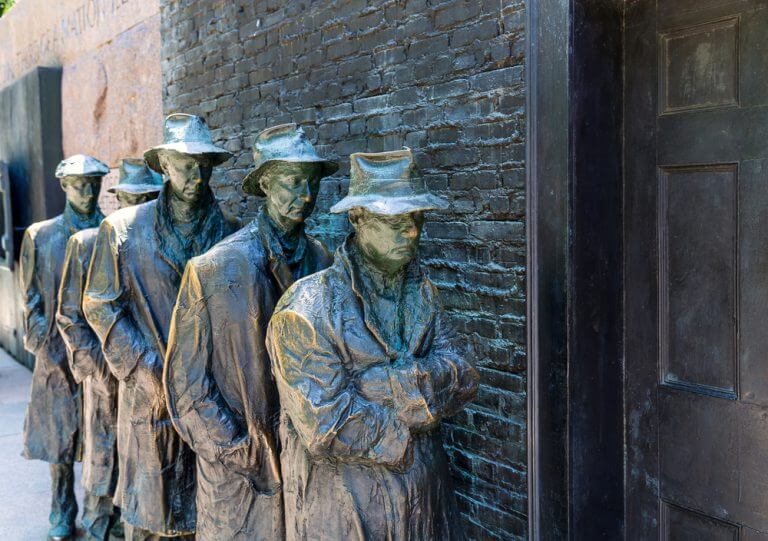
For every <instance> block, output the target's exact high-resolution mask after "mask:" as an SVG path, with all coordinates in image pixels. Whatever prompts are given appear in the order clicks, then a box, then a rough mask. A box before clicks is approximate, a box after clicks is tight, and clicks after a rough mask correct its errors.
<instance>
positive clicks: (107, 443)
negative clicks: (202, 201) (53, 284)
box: [56, 158, 163, 541]
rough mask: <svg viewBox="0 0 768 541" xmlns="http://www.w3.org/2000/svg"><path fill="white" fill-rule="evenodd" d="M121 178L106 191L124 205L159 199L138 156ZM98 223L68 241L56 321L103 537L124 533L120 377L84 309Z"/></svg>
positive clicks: (88, 490) (97, 535) (88, 513)
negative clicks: (79, 408) (119, 501)
mask: <svg viewBox="0 0 768 541" xmlns="http://www.w3.org/2000/svg"><path fill="white" fill-rule="evenodd" d="M119 169H120V180H119V183H118V184H117V185H115V186H112V187H111V188H109V189H108V191H110V192H112V193H115V195H116V196H117V200H118V202H119V204H120V208H125V207H128V206H132V205H136V204H139V203H144V202H146V201H150V200H152V199H156V198H157V196H158V195H159V194H160V190H161V189H162V186H163V179H162V177H161V176H160V175H159V174H157V173H155V172H154V171H151V170H150V169H149V168H148V167H147V164H146V163H145V162H144V160H142V159H140V158H125V159H123V160H122V161H121V163H120V168H119ZM97 232H98V228H96V227H92V228H89V229H83V230H82V231H78V232H77V233H75V234H74V235H72V236H71V237H70V238H69V242H67V250H66V256H65V258H64V267H63V268H64V270H63V271H62V278H61V285H60V287H59V303H58V312H57V315H56V323H57V324H58V327H59V333H60V334H61V336H62V338H63V339H64V342H65V344H66V346H67V358H68V359H69V366H70V369H71V370H72V375H73V376H74V379H75V381H76V382H77V383H80V384H82V388H83V423H82V426H83V429H82V436H83V440H84V441H83V475H82V484H83V488H84V489H85V505H84V507H85V509H84V510H83V518H82V524H83V530H84V532H83V533H84V538H85V539H88V540H89V541H105V540H106V539H107V538H108V536H109V535H110V534H112V535H113V536H115V537H122V531H123V528H122V522H121V521H120V508H119V507H115V505H114V503H113V497H114V495H115V485H116V483H117V390H118V384H117V380H116V379H115V378H114V376H112V375H111V374H110V373H109V370H108V368H107V366H106V363H105V361H104V356H103V355H102V353H101V344H100V343H99V339H98V337H97V336H96V335H95V334H94V332H93V331H92V330H91V327H90V326H89V325H88V322H87V321H86V320H85V315H84V314H83V309H82V300H83V291H84V289H85V283H86V279H87V276H88V268H89V265H90V262H91V252H92V251H93V245H94V243H95V241H96V234H97Z"/></svg>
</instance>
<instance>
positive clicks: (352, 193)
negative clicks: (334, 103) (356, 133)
mask: <svg viewBox="0 0 768 541" xmlns="http://www.w3.org/2000/svg"><path fill="white" fill-rule="evenodd" d="M349 167H350V171H349V193H348V194H347V196H346V197H345V198H344V199H342V200H341V201H339V202H338V203H336V204H335V205H333V206H332V207H331V212H333V213H336V214H338V213H341V212H346V211H348V210H350V209H353V208H357V207H362V208H364V209H366V210H368V211H370V212H373V213H375V214H387V215H395V214H407V213H409V212H415V211H419V210H435V209H444V208H446V207H447V206H448V203H447V202H446V201H445V199H443V198H441V197H438V196H436V195H434V194H432V193H430V192H429V190H427V185H426V183H425V182H424V178H423V177H422V176H421V175H420V174H419V170H418V168H417V167H416V164H415V163H414V161H413V154H412V153H411V149H409V148H407V147H404V148H403V149H402V150H393V151H390V152H356V153H355V154H352V155H350V157H349Z"/></svg>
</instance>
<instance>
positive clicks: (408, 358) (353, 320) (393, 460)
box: [267, 239, 478, 541]
mask: <svg viewBox="0 0 768 541" xmlns="http://www.w3.org/2000/svg"><path fill="white" fill-rule="evenodd" d="M351 249H352V250H353V249H354V248H353V244H351V242H350V239H348V241H347V243H346V244H345V245H344V246H342V247H341V248H340V249H339V251H338V252H337V253H336V259H335V261H334V263H333V265H332V266H331V267H329V268H328V269H326V270H324V271H322V272H319V273H317V274H315V275H313V276H310V277H308V278H305V279H303V280H300V281H298V282H297V283H296V284H294V286H293V287H292V288H291V289H289V290H288V291H287V292H286V293H285V295H284V296H283V298H282V299H281V300H280V302H279V303H278V306H277V308H276V309H275V313H274V315H273V317H272V320H271V323H270V326H269V330H268V333H267V345H268V349H269V352H270V357H271V359H272V362H273V370H274V373H275V378H276V381H277V387H278V390H279V394H280V402H281V407H282V410H283V412H284V413H285V415H284V416H283V418H282V420H281V427H280V436H281V440H282V444H283V448H282V451H281V464H282V473H283V497H284V500H285V515H286V530H287V531H286V537H287V539H288V540H304V539H351V540H355V539H356V540H373V539H390V540H395V541H397V540H400V541H406V540H414V539H424V540H438V539H439V540H449V539H459V538H461V530H460V527H459V526H458V515H457V513H456V511H455V500H454V494H453V492H452V489H451V486H450V482H449V473H448V465H447V459H446V455H445V451H444V450H443V446H442V438H441V435H440V426H439V425H440V421H441V419H443V418H444V417H445V416H448V415H451V414H453V413H455V412H457V411H458V410H459V409H461V408H462V407H463V406H464V405H465V404H466V402H468V401H469V400H471V399H472V397H473V396H474V394H475V392H476V388H477V380H478V376H477V372H476V371H475V369H474V368H473V367H472V366H471V365H470V364H469V363H467V362H466V361H465V360H464V359H462V358H461V357H460V356H459V355H457V354H456V352H455V351H454V349H453V348H452V347H451V345H450V341H449V336H448V332H447V330H446V327H445V326H444V324H443V322H442V319H443V316H442V312H441V309H440V308H439V306H438V304H437V300H436V292H435V289H434V286H433V285H432V284H431V283H430V282H429V280H428V279H427V278H426V277H425V276H424V275H423V274H422V272H421V270H420V268H419V265H418V263H417V262H413V263H412V264H411V265H410V267H409V268H408V270H407V273H406V278H405V283H404V292H405V293H404V300H403V302H402V304H401V305H400V306H399V308H400V309H402V320H403V325H402V329H403V331H402V335H403V346H404V347H402V348H400V349H399V350H398V348H395V347H394V346H393V345H392V344H390V343H389V341H388V340H387V339H385V338H384V336H385V335H386V333H384V332H383V328H382V325H381V323H382V322H381V321H377V318H375V317H373V312H372V306H371V304H370V302H371V299H372V295H371V292H370V291H367V290H366V289H365V287H364V285H363V283H362V282H361V279H360V277H359V272H358V270H357V269H356V267H355V265H354V264H353V262H352V260H351V258H350V250H351ZM389 323H391V322H389Z"/></svg>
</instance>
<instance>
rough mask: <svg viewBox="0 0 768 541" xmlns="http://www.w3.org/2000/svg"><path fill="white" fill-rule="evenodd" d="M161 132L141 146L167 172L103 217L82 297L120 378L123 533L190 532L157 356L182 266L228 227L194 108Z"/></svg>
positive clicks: (206, 135)
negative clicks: (157, 140) (158, 183)
mask: <svg viewBox="0 0 768 541" xmlns="http://www.w3.org/2000/svg"><path fill="white" fill-rule="evenodd" d="M163 139H164V143H163V144H162V145H159V146H157V147H154V148H152V149H150V150H148V151H147V152H146V153H145V154H144V158H145V160H146V161H147V164H148V165H149V167H150V168H152V169H153V170H155V171H157V172H158V173H165V175H166V176H167V177H168V180H167V182H165V184H164V185H163V188H162V191H161V192H160V196H159V197H158V198H157V199H156V200H154V201H150V202H148V203H144V204H143V205H137V206H133V207H128V208H124V209H121V210H118V211H116V212H114V213H113V214H111V215H110V216H109V217H107V218H106V219H105V220H104V222H102V224H101V226H100V228H99V233H98V236H97V238H96V243H95V245H94V249H93V256H92V264H91V272H90V273H89V275H88V281H87V284H86V288H85V293H84V295H83V311H84V313H85V316H86V318H87V319H88V323H89V324H90V325H91V328H92V329H93V330H94V331H95V332H96V334H97V336H98V337H99V339H100V341H101V344H102V350H103V353H104V358H105V359H106V361H107V365H108V367H109V369H110V371H111V372H112V374H113V375H114V376H115V377H116V378H117V379H118V380H119V381H120V393H119V406H118V415H119V419H118V434H119V438H118V442H117V446H118V456H119V473H118V481H117V489H116V504H117V505H118V506H119V507H120V509H121V511H122V517H123V522H124V524H125V534H126V538H127V539H129V540H139V539H141V540H145V539H158V538H164V537H181V538H184V537H189V538H192V537H193V535H194V533H193V532H194V530H195V485H196V481H195V476H196V472H195V457H194V453H193V452H192V450H191V449H190V448H189V447H188V446H187V445H186V444H185V443H184V442H183V441H182V440H181V439H180V438H179V435H178V434H177V433H176V431H175V429H174V428H173V425H172V423H171V421H170V418H169V416H168V411H167V408H166V406H165V393H164V391H163V384H162V372H163V359H164V356H165V351H166V343H167V340H168V334H169V331H170V324H171V312H172V310H173V306H174V304H175V302H176V296H177V293H178V289H179V285H180V283H181V277H182V274H183V272H184V266H185V265H186V263H187V261H188V260H189V259H190V258H192V257H194V256H197V255H200V254H202V253H204V252H206V251H207V250H208V249H209V248H211V247H212V246H213V245H214V244H216V243H217V242H219V241H220V240H221V239H223V238H224V237H225V236H227V235H228V234H229V233H231V232H232V231H233V230H234V228H233V227H232V226H231V224H229V223H228V222H227V221H226V220H225V219H224V216H223V215H222V213H221V210H220V209H219V206H218V204H217V202H216V200H215V199H214V197H213V192H212V191H211V188H210V185H209V181H210V178H211V173H212V171H213V167H214V166H216V165H219V164H221V163H223V162H225V161H226V160H227V159H229V158H230V157H231V154H230V153H229V152H227V151H226V150H224V149H222V148H219V147H217V146H215V145H214V144H213V142H212V140H211V136H210V132H209V130H208V126H207V125H206V124H205V121H204V120H203V119H202V118H200V117H197V116H194V115H187V114H181V113H176V114H172V115H170V116H168V117H167V118H166V120H165V127H164V133H163Z"/></svg>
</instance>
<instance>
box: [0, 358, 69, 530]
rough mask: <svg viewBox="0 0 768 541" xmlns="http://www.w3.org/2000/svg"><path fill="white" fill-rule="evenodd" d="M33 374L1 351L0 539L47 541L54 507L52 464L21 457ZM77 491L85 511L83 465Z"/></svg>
mask: <svg viewBox="0 0 768 541" xmlns="http://www.w3.org/2000/svg"><path fill="white" fill-rule="evenodd" d="M31 384H32V373H31V372H30V371H29V370H28V369H27V368H25V367H24V366H22V365H20V364H18V363H17V362H16V361H14V360H13V359H12V358H11V357H10V356H9V355H8V354H7V353H6V352H5V351H3V350H2V349H0V540H2V541H45V540H46V539H47V537H48V528H49V525H48V513H49V511H50V508H51V477H50V474H49V473H48V464H47V463H45V462H41V461H39V460H26V459H24V458H22V456H21V450H22V435H21V433H22V429H23V426H24V412H25V411H26V409H27V403H28V402H29V389H30V386H31ZM75 475H76V477H77V479H76V487H77V489H76V491H77V499H78V504H79V506H80V509H82V501H83V490H82V486H81V485H80V465H79V464H78V465H77V466H76V468H75Z"/></svg>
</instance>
